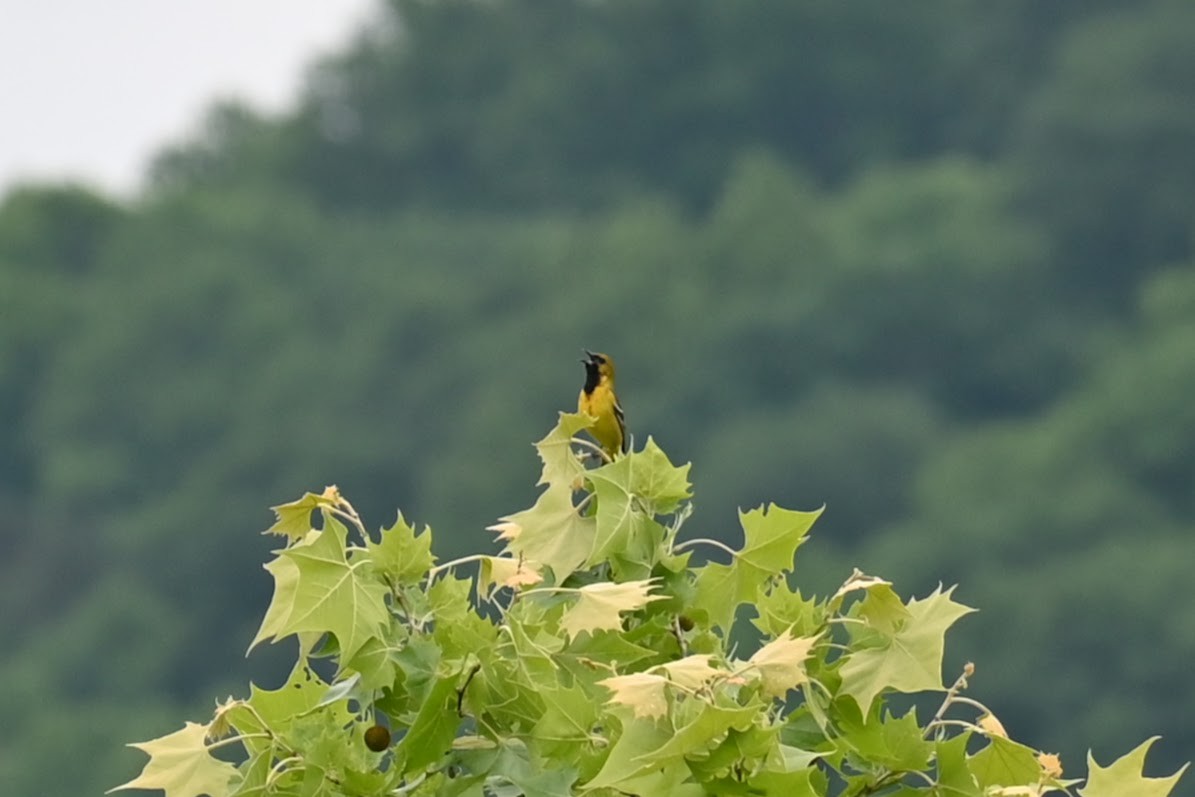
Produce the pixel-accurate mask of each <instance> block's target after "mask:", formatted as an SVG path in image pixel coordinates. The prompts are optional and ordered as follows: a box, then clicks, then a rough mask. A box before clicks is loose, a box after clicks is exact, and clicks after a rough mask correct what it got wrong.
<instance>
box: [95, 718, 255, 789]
mask: <svg viewBox="0 0 1195 797" xmlns="http://www.w3.org/2000/svg"><path fill="white" fill-rule="evenodd" d="M207 732H208V726H206V725H199V724H198V723H195V722H188V723H186V724H185V725H184V726H183V728H182V729H181V730H177V731H175V732H174V733H170V734H167V735H165V736H161V737H158V738H157V739H153V740H151V741H148V742H138V743H136V744H130V745H129V747H136V748H137V749H138V750H141V751H143V752H145V753H147V754H149V763H148V764H146V765H145V769H143V770H142V771H141V774H140V775H138V776H137V777H135V778H133V779H132V780H130V781H129V782H128V783H125V784H122V785H120V786H117V787H115V788H113V789H109V790H108V792H107V793H108V794H111V793H112V792H114V791H119V790H121V789H161V790H162V791H163V792H165V795H166V797H198V796H199V795H202V794H206V795H209V797H225V795H227V794H228V793H229V786H228V784H229V782H230V781H231V780H232V778H233V777H234V776H236V774H237V769H236V767H234V766H233V765H232V764H230V763H228V762H227V761H221V760H220V759H218V758H216V757H214V756H213V755H212V754H211V753H209V752H208V748H207Z"/></svg>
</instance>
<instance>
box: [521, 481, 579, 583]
mask: <svg viewBox="0 0 1195 797" xmlns="http://www.w3.org/2000/svg"><path fill="white" fill-rule="evenodd" d="M502 520H503V521H504V525H506V526H509V527H510V528H509V529H508V530H507V531H504V537H505V539H506V540H507V545H506V552H507V553H508V554H513V555H515V556H523V557H524V558H526V559H528V560H530V562H531V563H533V565H535V564H542V565H547V566H548V567H550V568H552V573H553V575H554V576H555V578H556V583H560V582H561V581H564V579H565V578H567V577H568V576H569V574H571V573H572V572H574V571H575V570H576V569H577V568H578V567H580V566H581V564H582V563H583V562H584V561H585V560H586V559H588V558H589V553H590V551H592V550H593V546H594V538H595V534H596V529H597V526H596V523H595V521H594V519H593V518H592V517H582V516H581V515H580V514H579V513H578V512H577V508H576V506H574V505H573V491H572V488H571V487H570V486H568V485H556V484H554V485H552V486H550V487H548V489H546V490H544V492H543V493H542V494H541V495H540V496H539V499H538V500H536V502H535V505H534V506H533V507H531V508H530V509H525V510H523V511H522V512H517V513H515V514H513V515H508V516H506V517H504V518H502Z"/></svg>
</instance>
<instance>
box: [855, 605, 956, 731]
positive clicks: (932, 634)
mask: <svg viewBox="0 0 1195 797" xmlns="http://www.w3.org/2000/svg"><path fill="white" fill-rule="evenodd" d="M953 591H954V587H951V588H950V589H949V590H947V591H946V592H942V590H941V587H939V588H938V589H936V590H934V592H933V593H932V594H931V595H930V596H929V597H927V598H925V599H924V600H917V599H913V600H910V601H909V604H908V607H907V608H908V611H909V617H908V620H907V621H906V622H905V624H904V626H903V627H901V628H900V629H899V630H897V631H896V632H895V633H894V634H893V635H892V636H891V637H890V638H888V639H887V640H886V641H885V642H884V644H881V645H880V646H878V647H871V648H863V649H861V650H855V651H853V652H852V653H851V654H850V655H849V656H848V657H847V659H846V663H844V664H843V665H842V668H841V670H840V673H841V675H842V691H843V693H844V694H847V695H850V696H851V697H853V698H854V699H855V701H856V703H858V705H859V710H860V712H862V713H863V714H867V713H869V712H870V710H871V703H872V701H873V700H874V699H875V697H876V695H878V694H879V693H880V692H882V691H884V690H885V689H894V690H896V691H898V692H920V691H924V690H928V689H942V688H943V685H942V653H943V648H944V646H945V636H946V629H947V628H949V627H950V626H951V625H952V624H953V623H954V622H955V621H956V620H958V619H959V618H960V617H962V616H963V615H966V614H969V613H970V612H973V611H975V610H974V609H972V608H970V607H969V606H964V605H963V604H961V603H956V602H955V601H953V600H952V599H951V597H950V594H951V593H952V592H953Z"/></svg>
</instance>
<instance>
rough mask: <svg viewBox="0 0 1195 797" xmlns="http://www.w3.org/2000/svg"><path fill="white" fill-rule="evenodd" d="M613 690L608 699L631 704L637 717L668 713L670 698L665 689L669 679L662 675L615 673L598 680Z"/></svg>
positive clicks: (654, 716)
mask: <svg viewBox="0 0 1195 797" xmlns="http://www.w3.org/2000/svg"><path fill="white" fill-rule="evenodd" d="M597 685H598V686H604V687H606V688H607V689H609V690H610V691H611V692H613V695H612V696H611V697H610V699H609V700H608V701H607V702H609V703H615V704H618V705H622V706H629V707H630V708H631V710H632V711H633V712H634V715H635V716H636V717H651V718H657V717H663V716H664V715H665V714H667V713H668V699H667V697H666V696H665V690H666V689H667V687H668V679H667V678H665V677H664V676H662V675H653V674H651V673H646V672H636V673H631V674H630V675H615V676H614V677H612V678H606V679H604V680H601V681H598V682H597Z"/></svg>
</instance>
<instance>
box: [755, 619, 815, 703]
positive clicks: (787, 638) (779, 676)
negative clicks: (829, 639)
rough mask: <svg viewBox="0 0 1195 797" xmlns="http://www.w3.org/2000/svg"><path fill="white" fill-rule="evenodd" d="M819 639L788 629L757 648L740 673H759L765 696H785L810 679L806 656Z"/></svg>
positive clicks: (807, 656)
mask: <svg viewBox="0 0 1195 797" xmlns="http://www.w3.org/2000/svg"><path fill="white" fill-rule="evenodd" d="M817 640H818V638H817V637H793V636H791V635H790V632H788V631H785V632H784V633H783V634H781V635H780V636H778V637H776V638H775V639H773V640H772V641H771V642H769V643H768V644H766V645H764V646H763V647H762V648H760V649H759V650H757V651H756V652H755V655H754V656H752V657H751V658H750V659H749V660H748V661H747V665H746V666H745V667H742V668H740V669H739V673H748V672H749V671H751V672H757V673H758V674H759V679H760V684H761V685H762V687H763V693H764V694H765V695H769V696H771V697H783V696H784V695H785V694H786V693H787V692H788V690H790V689H794V688H796V687H798V686H800V685H801V684H803V683H805V681H806V680H807V677H808V676H807V674H806V672H805V659H807V658H809V653H810V651H812V650H813V646H814V645H815V644H817Z"/></svg>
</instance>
